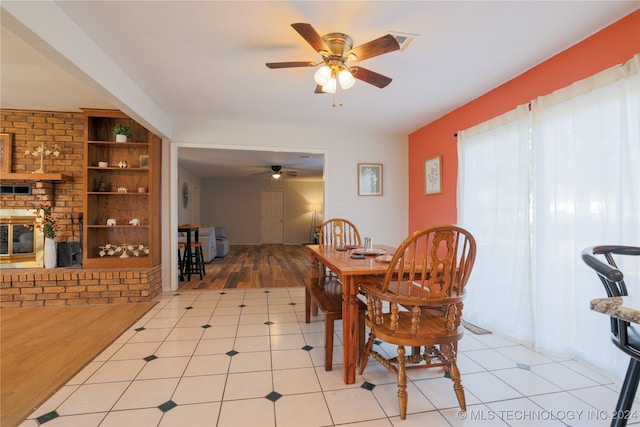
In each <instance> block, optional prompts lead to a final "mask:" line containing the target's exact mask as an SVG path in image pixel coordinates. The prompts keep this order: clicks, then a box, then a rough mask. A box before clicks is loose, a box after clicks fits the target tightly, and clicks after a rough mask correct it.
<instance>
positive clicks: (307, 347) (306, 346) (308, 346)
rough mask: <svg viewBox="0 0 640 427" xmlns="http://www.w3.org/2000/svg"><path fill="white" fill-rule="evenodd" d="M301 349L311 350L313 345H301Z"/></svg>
mask: <svg viewBox="0 0 640 427" xmlns="http://www.w3.org/2000/svg"><path fill="white" fill-rule="evenodd" d="M302 350H307V351H311V350H313V347H311V346H310V345H305V346H304V347H302Z"/></svg>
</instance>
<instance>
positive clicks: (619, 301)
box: [591, 296, 640, 323]
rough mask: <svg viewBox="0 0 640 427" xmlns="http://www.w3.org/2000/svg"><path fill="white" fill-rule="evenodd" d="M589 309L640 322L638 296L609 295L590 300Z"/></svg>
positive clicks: (639, 301)
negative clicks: (609, 296)
mask: <svg viewBox="0 0 640 427" xmlns="http://www.w3.org/2000/svg"><path fill="white" fill-rule="evenodd" d="M591 310H593V311H597V312H598V313H603V314H606V315H608V316H611V317H615V318H616V319H621V320H625V321H627V322H632V323H640V297H635V296H628V297H611V298H596V299H594V300H591Z"/></svg>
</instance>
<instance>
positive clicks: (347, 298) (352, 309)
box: [341, 276, 358, 384]
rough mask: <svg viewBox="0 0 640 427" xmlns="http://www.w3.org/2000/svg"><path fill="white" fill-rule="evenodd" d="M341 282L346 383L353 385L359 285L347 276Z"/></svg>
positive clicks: (353, 278)
mask: <svg viewBox="0 0 640 427" xmlns="http://www.w3.org/2000/svg"><path fill="white" fill-rule="evenodd" d="M341 280H342V292H343V293H342V342H343V346H342V348H343V357H344V382H345V384H353V383H354V382H355V381H356V364H357V363H356V362H357V360H356V359H357V357H358V296H357V295H358V285H357V283H356V278H355V277H354V276H345V277H343V278H342V279H341Z"/></svg>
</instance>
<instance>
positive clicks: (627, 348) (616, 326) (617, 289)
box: [582, 245, 640, 426]
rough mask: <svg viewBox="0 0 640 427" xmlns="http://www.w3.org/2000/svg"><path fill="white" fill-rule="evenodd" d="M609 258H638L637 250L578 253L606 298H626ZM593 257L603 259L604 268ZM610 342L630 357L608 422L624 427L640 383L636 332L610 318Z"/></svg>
mask: <svg viewBox="0 0 640 427" xmlns="http://www.w3.org/2000/svg"><path fill="white" fill-rule="evenodd" d="M594 255H595V256H594ZM613 255H619V256H640V247H635V246H614V245H611V246H595V247H589V248H586V249H584V250H583V251H582V260H583V261H584V262H585V264H587V265H588V266H589V267H591V268H592V269H593V270H595V272H596V273H597V275H598V278H599V279H600V281H601V282H602V284H603V285H604V289H605V291H606V293H607V296H608V297H621V296H628V295H629V294H628V292H627V285H626V284H625V283H624V275H623V274H622V272H621V271H620V270H619V269H618V266H617V265H616V262H615V260H614V258H613ZM596 256H601V257H603V258H604V259H605V260H606V261H607V264H605V263H604V262H602V261H600V260H599V259H598V258H596ZM611 341H612V342H613V344H614V345H615V346H616V347H618V348H619V349H620V350H622V351H623V352H625V353H626V354H628V355H629V356H631V359H630V360H629V366H628V368H627V373H626V375H625V378H624V382H623V383H622V389H621V390H620V396H619V397H618V403H617V405H616V410H615V412H614V413H613V414H614V415H613V417H612V419H611V426H625V425H627V420H628V417H629V416H630V414H632V413H633V412H631V405H632V404H633V399H634V397H635V395H636V391H637V389H638V381H639V380H640V330H639V329H638V327H637V326H634V325H631V324H629V322H625V321H624V320H620V319H616V318H614V317H611Z"/></svg>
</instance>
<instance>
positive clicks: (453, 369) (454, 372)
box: [444, 344, 467, 411]
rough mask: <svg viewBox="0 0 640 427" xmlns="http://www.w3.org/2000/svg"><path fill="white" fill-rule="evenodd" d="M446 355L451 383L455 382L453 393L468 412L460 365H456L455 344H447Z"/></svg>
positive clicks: (461, 407)
mask: <svg viewBox="0 0 640 427" xmlns="http://www.w3.org/2000/svg"><path fill="white" fill-rule="evenodd" d="M444 355H445V357H446V358H447V360H448V361H449V375H451V381H453V391H454V392H455V393H456V397H457V398H458V404H459V405H460V409H462V410H463V411H466V410H467V402H466V399H465V397H464V388H463V387H462V382H461V381H460V371H459V370H458V364H457V363H456V353H455V351H454V345H453V344H447V345H445V346H444Z"/></svg>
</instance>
